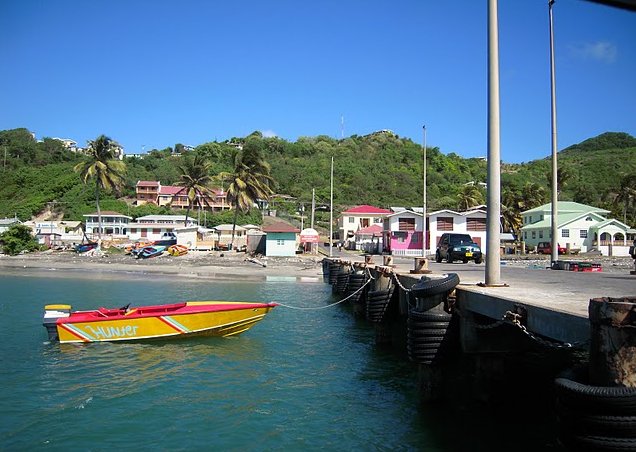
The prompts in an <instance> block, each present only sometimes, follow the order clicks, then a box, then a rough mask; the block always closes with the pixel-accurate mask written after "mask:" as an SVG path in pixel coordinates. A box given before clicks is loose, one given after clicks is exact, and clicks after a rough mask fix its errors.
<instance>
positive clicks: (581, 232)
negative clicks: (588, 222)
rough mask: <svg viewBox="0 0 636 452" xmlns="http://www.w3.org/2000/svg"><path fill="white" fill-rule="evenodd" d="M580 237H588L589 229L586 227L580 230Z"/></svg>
mask: <svg viewBox="0 0 636 452" xmlns="http://www.w3.org/2000/svg"><path fill="white" fill-rule="evenodd" d="M579 237H581V238H582V239H586V238H587V230H586V229H581V230H580V231H579Z"/></svg>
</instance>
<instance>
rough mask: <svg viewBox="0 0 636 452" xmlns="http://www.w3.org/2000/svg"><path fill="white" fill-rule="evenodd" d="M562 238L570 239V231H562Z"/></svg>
mask: <svg viewBox="0 0 636 452" xmlns="http://www.w3.org/2000/svg"><path fill="white" fill-rule="evenodd" d="M561 237H566V238H567V237H570V230H569V229H561Z"/></svg>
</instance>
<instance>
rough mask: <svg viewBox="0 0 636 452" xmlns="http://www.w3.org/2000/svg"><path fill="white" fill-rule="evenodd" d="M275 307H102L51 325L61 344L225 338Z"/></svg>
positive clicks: (236, 304) (233, 304)
mask: <svg viewBox="0 0 636 452" xmlns="http://www.w3.org/2000/svg"><path fill="white" fill-rule="evenodd" d="M174 306H180V307H179V308H174ZM275 306H276V304H275V303H242V302H188V303H183V304H181V305H164V306H163V307H162V306H151V307H139V308H132V309H130V310H126V311H125V313H123V314H113V312H114V311H119V310H105V309H103V308H102V309H100V310H96V311H78V312H77V313H71V315H70V316H69V317H66V318H59V319H57V321H56V322H55V325H56V332H57V340H59V342H61V343H81V342H112V341H135V340H146V339H161V338H183V337H189V336H220V337H227V336H233V335H237V334H240V333H242V332H244V331H247V330H248V329H250V328H251V327H252V326H253V325H254V324H256V323H258V322H259V321H261V320H262V319H263V317H265V315H266V314H267V313H268V312H269V311H271V310H272V309H273V308H274V307H275ZM121 312H123V311H121Z"/></svg>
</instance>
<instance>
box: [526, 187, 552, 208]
mask: <svg viewBox="0 0 636 452" xmlns="http://www.w3.org/2000/svg"><path fill="white" fill-rule="evenodd" d="M546 194H547V192H546V189H545V188H543V187H542V186H541V185H539V184H537V183H535V182H527V183H526V185H524V186H523V188H522V191H521V205H520V207H521V210H529V209H534V208H535V207H539V206H540V205H543V204H545V199H546Z"/></svg>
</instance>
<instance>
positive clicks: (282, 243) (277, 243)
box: [276, 239, 285, 246]
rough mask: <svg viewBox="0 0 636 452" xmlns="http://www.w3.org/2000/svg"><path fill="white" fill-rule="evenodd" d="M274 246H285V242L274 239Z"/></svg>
mask: <svg viewBox="0 0 636 452" xmlns="http://www.w3.org/2000/svg"><path fill="white" fill-rule="evenodd" d="M276 245H278V246H283V245H285V240H283V239H276Z"/></svg>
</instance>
